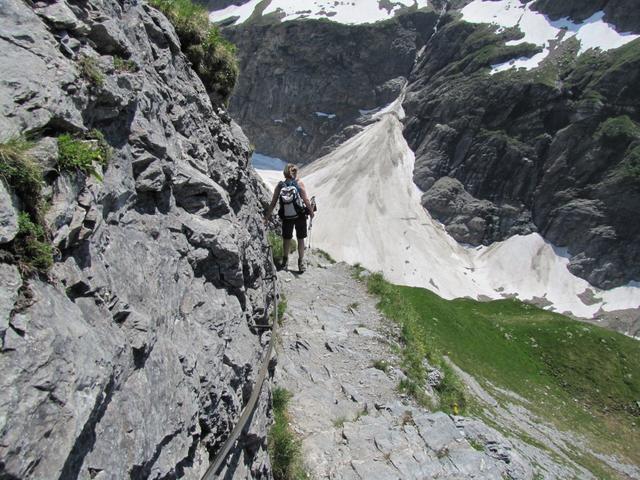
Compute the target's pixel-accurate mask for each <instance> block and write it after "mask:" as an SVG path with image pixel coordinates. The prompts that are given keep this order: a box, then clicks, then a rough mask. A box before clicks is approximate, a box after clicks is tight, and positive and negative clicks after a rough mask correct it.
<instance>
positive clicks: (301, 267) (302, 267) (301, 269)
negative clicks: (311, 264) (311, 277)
mask: <svg viewBox="0 0 640 480" xmlns="http://www.w3.org/2000/svg"><path fill="white" fill-rule="evenodd" d="M306 269H307V267H306V266H305V264H304V260H301V259H298V271H299V272H300V273H304V271H305V270H306Z"/></svg>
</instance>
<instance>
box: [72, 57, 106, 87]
mask: <svg viewBox="0 0 640 480" xmlns="http://www.w3.org/2000/svg"><path fill="white" fill-rule="evenodd" d="M78 66H79V67H80V74H81V75H82V77H83V78H84V79H85V80H87V81H88V82H89V83H91V84H93V85H96V86H98V87H101V86H102V85H104V74H103V73H102V70H101V69H100V64H99V63H98V60H97V59H96V58H94V57H89V56H86V55H85V56H83V57H81V58H80V60H78Z"/></svg>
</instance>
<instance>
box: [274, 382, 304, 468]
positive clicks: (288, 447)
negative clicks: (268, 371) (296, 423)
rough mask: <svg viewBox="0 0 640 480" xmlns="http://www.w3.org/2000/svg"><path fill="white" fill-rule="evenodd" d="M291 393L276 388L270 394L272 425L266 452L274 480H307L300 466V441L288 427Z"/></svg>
mask: <svg viewBox="0 0 640 480" xmlns="http://www.w3.org/2000/svg"><path fill="white" fill-rule="evenodd" d="M291 397H292V395H291V393H290V392H289V391H287V390H286V389H284V388H281V387H276V388H274V389H273V392H272V402H273V417H274V423H273V426H272V427H271V430H270V431H269V439H268V450H269V458H270V459H271V467H272V469H273V478H275V479H276V480H301V479H305V478H308V475H307V473H306V472H305V470H304V467H303V465H302V453H301V452H302V450H301V445H300V440H298V439H297V438H296V436H295V434H294V433H293V432H292V431H291V428H290V427H289V416H288V413H287V406H288V404H289V400H291Z"/></svg>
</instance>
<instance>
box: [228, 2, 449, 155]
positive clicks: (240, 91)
mask: <svg viewBox="0 0 640 480" xmlns="http://www.w3.org/2000/svg"><path fill="white" fill-rule="evenodd" d="M437 18H438V14H437V13H435V12H416V13H413V14H410V15H402V16H400V17H397V18H395V19H394V20H392V21H388V22H383V23H379V24H372V25H357V26H348V25H342V24H339V23H335V22H330V21H313V20H309V21H294V22H284V23H280V22H275V23H274V22H269V21H268V20H265V21H263V22H258V23H248V24H243V25H240V26H237V27H228V28H226V29H224V30H223V32H224V34H225V36H226V37H227V38H229V39H230V40H231V41H232V42H233V43H235V44H236V45H237V47H238V54H239V58H240V71H241V72H242V73H241V75H240V78H239V81H238V84H237V86H236V89H235V91H234V94H233V96H232V97H231V103H230V106H229V110H230V112H231V114H232V115H233V117H234V118H235V119H237V121H238V122H239V123H240V125H242V128H243V129H244V130H245V132H246V133H247V135H248V136H249V137H250V138H251V141H252V142H253V143H254V144H255V147H256V149H257V151H259V152H261V153H264V154H267V155H271V156H276V157H280V158H283V159H286V160H289V161H294V162H301V163H306V162H308V161H311V160H313V159H315V158H317V157H319V156H321V155H322V154H324V153H327V152H328V151H329V149H330V147H331V146H332V145H335V144H336V142H341V141H344V140H345V139H346V138H348V137H349V136H351V135H353V134H354V133H357V129H350V130H348V131H345V132H343V129H345V127H348V126H351V125H353V124H354V123H357V122H359V121H362V120H363V118H361V117H366V114H367V112H368V111H370V110H373V109H377V108H380V107H383V106H385V105H387V104H388V103H390V102H391V101H392V100H395V99H396V98H397V97H398V95H399V94H400V91H401V90H402V87H403V86H404V83H405V81H406V78H405V77H406V76H407V75H408V74H409V73H410V71H411V68H412V66H413V64H414V60H415V56H416V52H417V51H418V50H419V49H420V48H421V47H422V45H423V44H424V43H425V41H426V40H427V39H428V38H429V36H430V35H431V34H432V32H433V28H434V25H435V24H436V21H437ZM332 137H334V138H332Z"/></svg>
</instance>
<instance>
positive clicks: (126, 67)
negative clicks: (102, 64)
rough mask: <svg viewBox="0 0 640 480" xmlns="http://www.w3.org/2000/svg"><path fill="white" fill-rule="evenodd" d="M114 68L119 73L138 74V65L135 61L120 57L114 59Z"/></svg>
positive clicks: (116, 56)
mask: <svg viewBox="0 0 640 480" xmlns="http://www.w3.org/2000/svg"><path fill="white" fill-rule="evenodd" d="M113 68H115V69H116V71H118V72H137V71H138V65H137V64H136V62H134V61H133V60H126V59H124V58H122V57H119V56H118V55H115V56H114V57H113Z"/></svg>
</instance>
